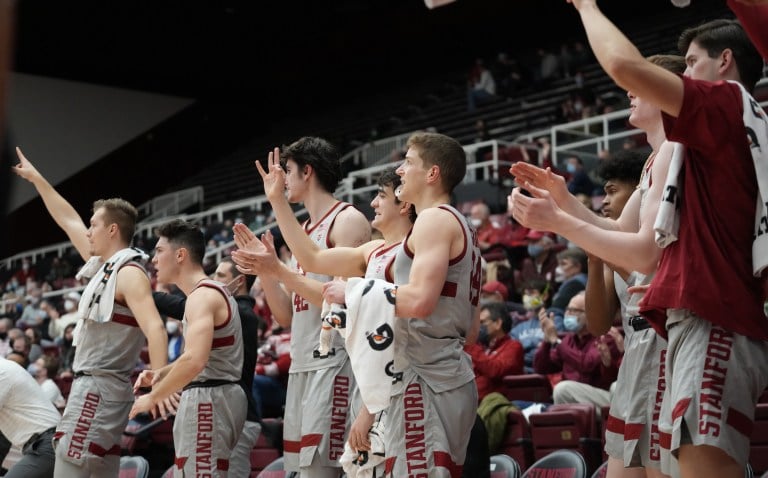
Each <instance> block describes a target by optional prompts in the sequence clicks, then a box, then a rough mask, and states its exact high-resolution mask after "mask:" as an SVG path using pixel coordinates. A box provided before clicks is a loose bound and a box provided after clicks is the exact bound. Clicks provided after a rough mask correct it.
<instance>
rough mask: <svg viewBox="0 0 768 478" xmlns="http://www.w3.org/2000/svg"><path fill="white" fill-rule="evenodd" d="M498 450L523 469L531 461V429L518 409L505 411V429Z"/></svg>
mask: <svg viewBox="0 0 768 478" xmlns="http://www.w3.org/2000/svg"><path fill="white" fill-rule="evenodd" d="M499 452H500V453H503V454H505V455H508V456H510V457H512V458H513V459H514V460H515V461H516V462H517V463H518V464H519V465H520V467H521V468H522V469H523V470H525V469H527V468H528V467H529V466H530V465H531V464H532V463H533V461H534V460H533V443H532V442H531V429H530V426H529V425H528V420H526V419H525V416H523V414H522V412H520V410H517V409H512V410H510V411H509V412H508V413H507V429H506V431H505V433H504V439H503V440H502V442H501V447H500V448H499Z"/></svg>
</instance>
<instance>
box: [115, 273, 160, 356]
mask: <svg viewBox="0 0 768 478" xmlns="http://www.w3.org/2000/svg"><path fill="white" fill-rule="evenodd" d="M116 296H117V297H120V296H122V297H123V298H124V299H125V303H126V304H127V305H128V308H129V309H131V312H133V315H134V317H136V322H138V324H139V327H140V328H141V331H142V332H144V336H146V337H147V348H148V349H149V361H150V364H151V367H152V369H159V368H161V367H163V366H165V364H167V363H168V334H166V332H165V327H164V326H163V319H161V318H160V313H158V311H157V307H155V301H154V299H153V298H152V289H151V287H150V284H149V278H147V276H146V274H144V272H143V271H142V270H141V269H139V268H138V267H131V266H128V267H123V268H122V269H120V271H119V272H118V273H117V291H116Z"/></svg>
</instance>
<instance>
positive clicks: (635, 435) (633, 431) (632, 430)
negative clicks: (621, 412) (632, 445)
mask: <svg viewBox="0 0 768 478" xmlns="http://www.w3.org/2000/svg"><path fill="white" fill-rule="evenodd" d="M643 428H645V425H643V424H642V423H627V424H626V425H625V427H624V440H639V439H640V435H642V434H643Z"/></svg>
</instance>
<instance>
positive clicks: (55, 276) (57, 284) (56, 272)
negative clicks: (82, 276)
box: [45, 256, 73, 289]
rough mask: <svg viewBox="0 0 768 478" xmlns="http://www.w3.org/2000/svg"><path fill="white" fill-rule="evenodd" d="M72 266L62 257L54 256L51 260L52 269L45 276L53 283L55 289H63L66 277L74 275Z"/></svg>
mask: <svg viewBox="0 0 768 478" xmlns="http://www.w3.org/2000/svg"><path fill="white" fill-rule="evenodd" d="M72 275H73V274H72V266H71V265H70V264H69V261H67V260H66V259H64V258H62V257H58V256H56V257H54V258H53V261H51V270H50V271H49V272H48V274H47V275H46V276H45V280H46V281H48V282H49V283H51V284H52V285H53V287H54V289H61V287H62V286H63V285H64V279H67V278H69V277H72Z"/></svg>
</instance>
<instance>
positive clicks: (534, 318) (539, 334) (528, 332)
mask: <svg viewBox="0 0 768 478" xmlns="http://www.w3.org/2000/svg"><path fill="white" fill-rule="evenodd" d="M548 306H549V283H548V282H547V281H544V280H540V279H534V280H531V281H528V282H527V283H526V284H525V285H524V286H523V307H524V308H525V314H515V315H514V318H515V319H516V320H517V322H516V323H515V325H514V327H512V330H511V331H510V332H509V336H510V337H512V338H513V339H515V340H517V341H519V342H520V344H522V346H523V352H524V353H525V356H524V363H525V365H524V371H525V373H534V371H533V357H534V355H536V350H538V348H539V344H540V343H541V341H542V340H543V339H544V331H543V330H542V329H541V324H540V323H539V320H540V318H539V317H540V315H541V314H544V316H546V310H547V307H548ZM542 318H543V317H542ZM554 324H555V328H556V329H557V330H558V331H560V332H562V331H563V330H564V329H563V321H562V318H560V317H559V316H555V319H554Z"/></svg>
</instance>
